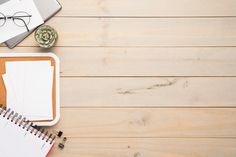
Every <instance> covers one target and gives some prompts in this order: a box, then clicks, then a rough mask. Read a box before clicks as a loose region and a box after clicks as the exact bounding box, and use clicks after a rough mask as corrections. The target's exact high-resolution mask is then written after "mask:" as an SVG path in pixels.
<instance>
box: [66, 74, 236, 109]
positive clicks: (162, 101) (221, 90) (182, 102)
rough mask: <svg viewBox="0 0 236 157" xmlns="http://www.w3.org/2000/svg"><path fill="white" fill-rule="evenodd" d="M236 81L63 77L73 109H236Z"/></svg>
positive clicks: (221, 79)
mask: <svg viewBox="0 0 236 157" xmlns="http://www.w3.org/2000/svg"><path fill="white" fill-rule="evenodd" d="M235 87H236V78H235V77H233V78H231V77H229V78H227V77H224V78H221V77H219V78H211V77H210V78H208V77H207V78H201V77H196V78H181V77H178V78H173V77H168V78H165V77H163V78H158V77H157V78H153V77H152V78H129V77H128V78H127V77H125V78H100V77H98V78H93V77H89V78H87V77H85V78H84V77H82V78H62V79H61V104H62V106H67V107H68V106H73V107H75V106H76V107H94V106H97V107H128V106H130V107H138V106H139V107H141V106H142V107H148V106H149V107H150V106H155V107H157V106H158V107H173V106H178V107H180V106H182V107H183V106H185V107H190V106H192V107H230V106H231V107H235V105H236V97H235V93H236V88H235Z"/></svg>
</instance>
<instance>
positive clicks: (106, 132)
mask: <svg viewBox="0 0 236 157" xmlns="http://www.w3.org/2000/svg"><path fill="white" fill-rule="evenodd" d="M54 129H56V130H63V131H64V133H65V136H67V137H83V138H94V140H95V141H96V138H98V137H99V138H101V137H103V138H107V137H109V138H110V137H114V138H118V137H124V138H127V137H129V138H130V137H132V138H133V137H184V138H190V137H194V138H196V137H201V138H202V137H211V138H213V137H214V138H217V137H218V138H219V137H220V138H223V137H227V138H235V137H236V109H235V108H234V109H233V108H228V109H226V108H224V109H219V108H218V109H217V108H215V109H212V108H211V109H210V108H204V109H198V108H107V109H105V108H62V110H61V121H60V123H59V124H58V125H57V126H55V127H54ZM234 146H235V145H234ZM77 148H79V147H77Z"/></svg>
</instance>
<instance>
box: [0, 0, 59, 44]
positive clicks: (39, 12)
mask: <svg viewBox="0 0 236 157" xmlns="http://www.w3.org/2000/svg"><path fill="white" fill-rule="evenodd" d="M60 9H61V5H60V4H59V2H58V1H57V0H1V1H0V10H1V11H0V20H1V21H0V22H2V24H3V18H4V16H9V15H10V16H14V15H15V14H16V13H17V12H20V13H21V14H22V12H26V13H28V14H30V15H31V16H32V17H31V18H30V21H29V23H27V26H28V27H29V31H27V29H25V28H24V27H22V26H20V27H19V25H17V23H16V22H14V20H13V21H11V19H8V20H6V22H5V24H4V25H3V26H2V25H1V23H0V26H1V27H0V34H1V37H0V43H2V42H5V44H6V45H7V46H8V47H9V48H13V47H15V46H16V45H17V44H19V43H20V42H21V41H22V40H24V39H25V38H26V37H27V36H28V35H29V34H31V33H32V32H33V31H34V30H35V29H36V28H37V27H38V26H39V25H41V24H43V23H44V22H45V21H46V20H48V19H50V18H51V17H52V16H53V15H55V14H56V13H57V12H58V11H59V10H60ZM19 15H20V14H19ZM1 18H2V19H1ZM8 21H9V22H8ZM27 22H28V21H27Z"/></svg>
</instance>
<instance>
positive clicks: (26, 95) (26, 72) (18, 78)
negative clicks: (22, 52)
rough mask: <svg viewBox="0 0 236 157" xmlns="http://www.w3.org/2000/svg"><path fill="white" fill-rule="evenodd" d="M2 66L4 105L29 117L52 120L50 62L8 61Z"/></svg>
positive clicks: (51, 69) (51, 67) (51, 71)
mask: <svg viewBox="0 0 236 157" xmlns="http://www.w3.org/2000/svg"><path fill="white" fill-rule="evenodd" d="M5 67H6V73H5V74H4V75H2V78H3V80H4V84H5V87H6V91H7V94H6V96H7V107H8V108H12V109H14V110H15V111H17V112H18V113H20V114H22V115H23V116H25V117H27V119H29V120H52V119H53V114H52V88H53V87H52V86H53V74H54V67H53V66H51V61H9V62H6V63H5Z"/></svg>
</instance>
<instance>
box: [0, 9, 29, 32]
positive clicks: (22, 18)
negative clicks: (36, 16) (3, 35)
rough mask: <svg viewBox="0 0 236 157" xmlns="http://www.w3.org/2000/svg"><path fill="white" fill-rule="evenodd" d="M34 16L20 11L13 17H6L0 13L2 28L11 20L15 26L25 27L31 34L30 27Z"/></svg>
mask: <svg viewBox="0 0 236 157" xmlns="http://www.w3.org/2000/svg"><path fill="white" fill-rule="evenodd" d="M31 17H32V15H29V14H28V13H27V12H24V11H19V12H16V13H15V14H14V15H12V16H8V15H7V16H6V15H4V14H3V13H1V12H0V27H2V26H4V25H5V23H6V21H7V20H8V19H11V20H12V21H13V22H14V24H15V25H16V26H18V27H25V28H26V29H27V31H28V32H29V28H28V25H29V23H30V20H31Z"/></svg>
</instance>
